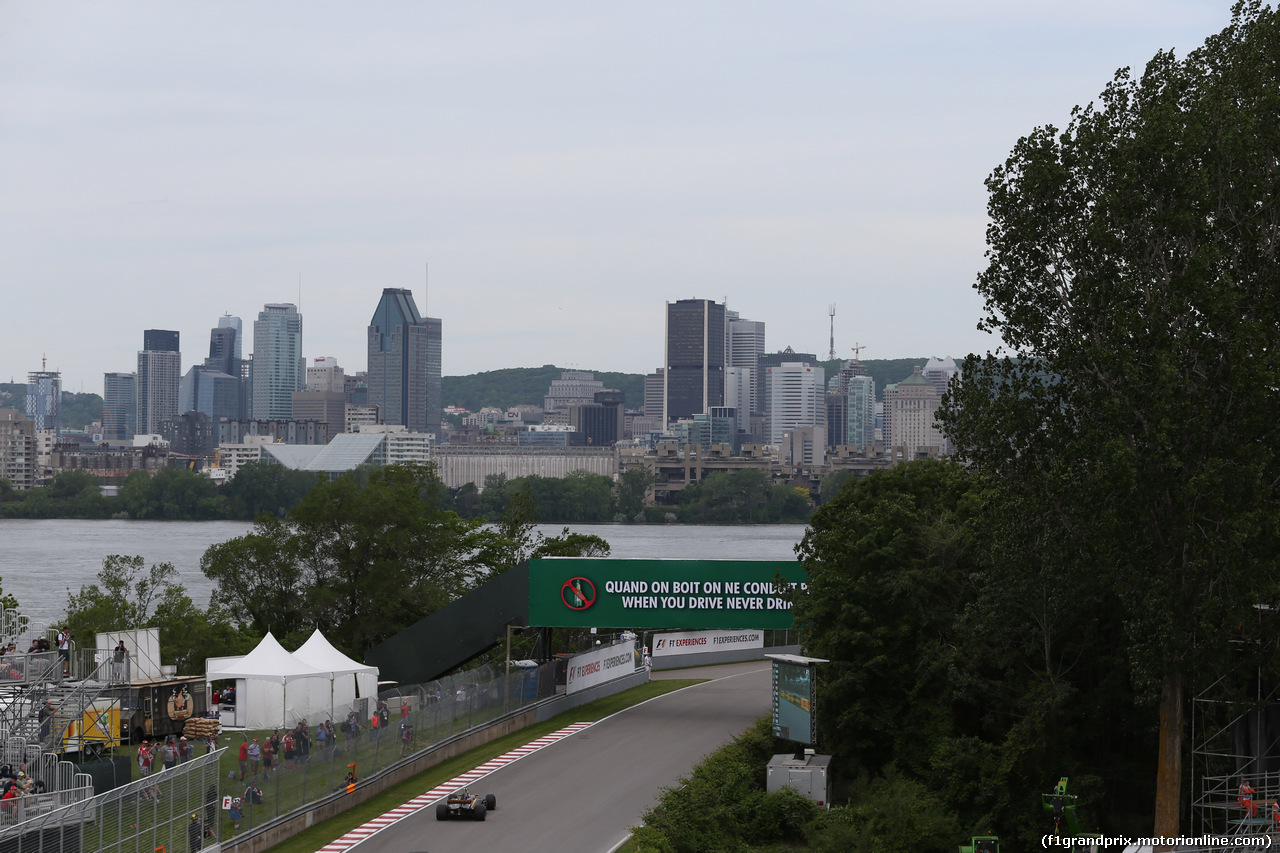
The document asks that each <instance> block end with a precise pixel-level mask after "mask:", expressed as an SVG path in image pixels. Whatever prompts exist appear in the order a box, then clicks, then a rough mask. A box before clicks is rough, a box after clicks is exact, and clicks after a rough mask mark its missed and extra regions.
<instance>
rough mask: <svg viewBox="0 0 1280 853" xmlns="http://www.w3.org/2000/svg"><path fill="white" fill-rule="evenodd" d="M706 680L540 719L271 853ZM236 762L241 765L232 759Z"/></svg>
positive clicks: (306, 852)
mask: <svg viewBox="0 0 1280 853" xmlns="http://www.w3.org/2000/svg"><path fill="white" fill-rule="evenodd" d="M704 680H705V679H673V680H669V681H667V680H663V681H650V682H649V683H647V684H642V685H640V686H638V687H633V688H631V689H630V690H626V691H623V692H622V693H618V694H616V695H614V696H606V697H605V698H603V699H597V700H596V701H594V702H590V703H588V704H586V705H583V706H581V707H578V708H574V709H572V710H569V711H566V712H564V713H563V714H559V715H557V716H555V717H552V718H551V719H550V720H547V721H546V722H545V723H538V724H536V725H533V726H529V727H528V728H526V729H521V730H520V731H518V732H513V733H511V734H509V735H506V736H505V737H502V738H499V739H498V740H495V741H493V742H491V743H487V744H485V745H484V746H480V747H476V748H475V749H473V750H471V751H470V752H466V753H463V754H462V755H459V756H456V757H454V758H451V759H449V760H448V761H445V762H443V763H441V764H437V765H436V766H435V767H432V768H431V769H430V770H427V771H424V772H423V773H420V774H418V775H417V776H415V777H413V778H412V779H409V780H406V781H405V782H402V783H400V784H399V785H396V786H394V787H392V788H389V789H388V790H386V791H384V792H383V793H381V794H379V795H377V796H376V797H373V798H372V799H370V800H368V801H367V802H364V803H361V804H360V805H358V806H355V807H354V808H352V809H351V810H350V811H348V812H346V813H344V814H342V815H340V816H338V817H335V818H332V819H330V820H327V821H325V822H324V823H319V824H316V825H315V826H312V827H310V828H309V829H307V830H306V831H304V832H302V833H300V834H298V835H296V836H294V837H293V838H291V839H290V840H288V841H285V842H283V843H281V844H278V845H276V846H275V847H273V848H271V849H272V851H273V853H313V851H315V850H318V849H319V848H321V847H323V846H324V845H326V844H328V843H329V842H331V841H333V840H334V839H335V838H339V837H340V836H342V835H345V834H346V833H347V832H349V831H350V830H352V829H355V828H356V827H358V826H360V825H362V824H364V823H366V822H368V821H369V820H371V819H373V818H375V817H378V816H379V815H381V814H384V813H386V812H388V811H390V810H391V809H394V808H395V807H397V806H399V805H402V804H403V803H406V802H408V801H409V800H411V799H413V798H414V797H416V796H418V795H419V794H421V793H422V792H423V791H429V790H431V789H432V788H434V787H436V786H437V785H441V784H443V783H445V782H447V781H449V780H450V779H452V778H454V777H455V776H458V775H460V774H462V773H465V772H466V771H468V770H470V769H472V768H473V767H476V766H478V765H480V764H483V763H484V762H486V761H488V760H489V759H491V758H496V757H497V756H499V755H502V754H504V753H507V752H510V751H511V750H513V749H515V748H516V747H519V746H523V745H524V744H526V743H529V742H530V741H534V740H537V739H538V738H540V737H543V736H544V735H548V734H551V733H552V732H554V731H558V730H560V729H562V728H564V727H565V726H567V725H569V724H571V723H578V722H595V721H597V720H602V719H604V718H605V717H608V716H610V715H612V714H616V713H617V712H618V711H622V710H624V709H626V708H630V707H632V706H633V705H638V704H640V703H641V702H644V701H646V700H648V699H652V698H654V697H655V696H661V695H663V694H665V693H671V692H674V691H676V690H680V689H682V688H685V687H689V686H691V685H694V684H700V683H702V681H704ZM232 763H233V765H234V766H236V767H238V764H236V763H235V761H234V757H233V762H232ZM224 775H225V773H224ZM624 849H625V848H624Z"/></svg>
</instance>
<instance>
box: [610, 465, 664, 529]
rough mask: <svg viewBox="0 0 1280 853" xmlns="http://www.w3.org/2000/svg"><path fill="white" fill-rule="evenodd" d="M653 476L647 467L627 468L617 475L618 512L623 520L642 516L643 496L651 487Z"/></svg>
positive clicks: (631, 519) (633, 519)
mask: <svg viewBox="0 0 1280 853" xmlns="http://www.w3.org/2000/svg"><path fill="white" fill-rule="evenodd" d="M654 482H655V477H654V476H653V472H652V471H650V470H649V469H648V468H643V467H640V466H635V467H631V468H628V469H627V470H626V471H623V472H622V475H621V476H620V477H618V514H619V515H621V516H622V518H623V520H624V521H636V520H637V518H638V517H641V518H642V517H643V515H644V507H645V498H646V496H647V495H648V494H649V490H650V489H651V488H653V484H654Z"/></svg>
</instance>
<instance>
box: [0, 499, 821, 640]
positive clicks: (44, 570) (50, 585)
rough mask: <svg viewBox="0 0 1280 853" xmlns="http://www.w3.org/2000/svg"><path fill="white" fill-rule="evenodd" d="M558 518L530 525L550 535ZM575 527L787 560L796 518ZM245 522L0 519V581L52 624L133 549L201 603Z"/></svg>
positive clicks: (648, 543) (701, 555)
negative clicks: (213, 548)
mask: <svg viewBox="0 0 1280 853" xmlns="http://www.w3.org/2000/svg"><path fill="white" fill-rule="evenodd" d="M565 526H566V525H562V524H544V525H539V526H538V529H539V530H540V531H541V532H542V533H544V534H545V535H547V536H554V535H556V534H557V533H559V532H560V530H561V529H562V528H563V527H565ZM567 526H568V527H569V528H570V529H571V530H572V531H573V532H575V533H588V534H595V535H596V536H599V537H601V538H602V539H605V540H606V541H608V543H609V545H610V547H611V549H612V551H611V554H610V556H613V557H634V558H648V559H660V558H670V559H700V560H715V559H740V560H789V559H794V557H795V550H794V549H795V546H796V543H797V542H799V541H800V537H801V536H803V535H804V531H805V525H803V524H777V525H735V526H719V525H627V524H570V525H567ZM251 527H252V525H251V524H250V523H249V522H246V521H118V520H104V521H79V520H75V519H47V520H30V519H3V520H0V584H2V585H3V589H4V592H6V593H9V594H11V595H14V596H16V597H17V599H18V604H19V606H20V609H21V611H22V612H23V613H24V614H26V615H27V616H29V617H30V618H31V619H32V620H33V621H41V622H45V623H52V622H53V621H55V620H58V619H60V618H61V617H62V616H63V614H65V613H66V610H67V595H68V593H69V592H70V591H76V592H78V591H79V590H80V587H81V586H82V585H84V584H90V583H93V582H94V581H95V580H96V577H97V574H98V571H99V569H101V568H102V559H103V557H106V556H108V555H110V554H124V555H128V556H133V555H140V556H142V558H143V559H145V560H146V561H147V564H148V565H150V564H151V563H160V562H170V563H173V565H174V567H175V568H176V569H177V570H178V574H179V575H180V577H181V582H182V584H183V585H184V586H186V588H187V594H188V595H190V596H191V598H192V600H194V601H195V602H196V604H198V605H200V606H201V607H204V606H207V605H208V603H209V596H210V594H211V593H212V592H213V584H212V583H211V582H210V581H209V580H208V579H207V578H205V576H204V575H203V574H201V573H200V557H201V556H202V555H203V554H204V552H205V549H206V548H208V547H209V546H210V545H214V544H217V543H219V542H225V541H227V540H228V539H232V538H234V537H236V536H241V535H243V534H244V533H246V532H248V531H249V529H250V528H251Z"/></svg>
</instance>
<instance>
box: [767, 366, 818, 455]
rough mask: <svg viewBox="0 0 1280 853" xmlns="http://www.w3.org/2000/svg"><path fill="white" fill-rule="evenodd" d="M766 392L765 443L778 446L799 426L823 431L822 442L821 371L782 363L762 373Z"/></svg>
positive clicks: (810, 367) (813, 367)
mask: <svg viewBox="0 0 1280 853" xmlns="http://www.w3.org/2000/svg"><path fill="white" fill-rule="evenodd" d="M766 383H767V385H768V389H769V393H768V396H769V404H770V409H769V443H770V444H773V445H781V444H782V441H783V435H782V434H783V433H784V432H790V431H791V430H792V429H793V428H795V427H799V426H820V427H823V428H824V429H823V434H822V437H823V440H824V441H825V439H826V431H825V427H826V422H827V403H826V381H825V379H824V376H823V370H822V368H821V367H817V366H815V365H812V364H809V363H807V362H801V361H788V362H783V363H782V364H780V365H778V366H777V367H770V368H768V369H767V372H766Z"/></svg>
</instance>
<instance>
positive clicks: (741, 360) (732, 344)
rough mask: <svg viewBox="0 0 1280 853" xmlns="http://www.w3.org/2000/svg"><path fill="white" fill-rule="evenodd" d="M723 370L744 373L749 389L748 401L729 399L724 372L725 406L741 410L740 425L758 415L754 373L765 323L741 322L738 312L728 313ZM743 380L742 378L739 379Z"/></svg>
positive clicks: (757, 366) (758, 407) (760, 352)
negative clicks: (734, 370) (745, 373)
mask: <svg viewBox="0 0 1280 853" xmlns="http://www.w3.org/2000/svg"><path fill="white" fill-rule="evenodd" d="M725 337H726V350H727V353H726V357H725V366H726V368H737V369H738V370H741V371H746V372H747V376H746V378H745V381H746V382H747V387H748V394H749V396H748V398H747V399H745V400H739V401H737V402H732V403H731V402H729V400H728V393H729V392H728V387H727V386H728V382H729V379H728V376H727V371H726V379H725V384H726V389H725V395H726V398H725V405H726V406H736V407H737V408H738V409H740V410H741V411H742V414H741V417H742V419H743V423H744V424H745V423H746V419H747V418H749V417H750V415H751V413H752V412H761V411H762V409H761V408H760V400H759V398H758V389H757V387H756V383H755V374H756V371H757V370H758V369H759V363H760V356H762V355H764V323H763V322H761V321H759V320H743V319H741V318H740V317H739V316H738V312H737V311H730V312H729V325H728V332H727V334H726V336H725ZM738 381H739V382H741V381H743V380H742V379H739V380H738Z"/></svg>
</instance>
